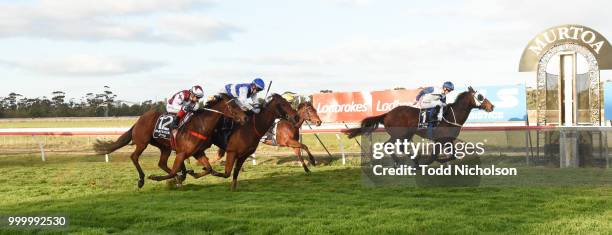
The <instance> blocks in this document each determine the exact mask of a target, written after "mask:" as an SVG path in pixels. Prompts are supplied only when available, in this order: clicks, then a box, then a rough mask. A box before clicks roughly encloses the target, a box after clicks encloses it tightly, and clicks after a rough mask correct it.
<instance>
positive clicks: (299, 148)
mask: <svg viewBox="0 0 612 235" xmlns="http://www.w3.org/2000/svg"><path fill="white" fill-rule="evenodd" d="M287 146H288V147H291V148H293V151H294V152H295V155H296V156H297V157H298V160H300V163H301V164H302V167H303V168H304V171H305V172H306V173H307V174H310V169H308V166H306V163H305V162H304V158H303V157H302V144H300V143H299V142H297V141H295V140H289V141H287Z"/></svg>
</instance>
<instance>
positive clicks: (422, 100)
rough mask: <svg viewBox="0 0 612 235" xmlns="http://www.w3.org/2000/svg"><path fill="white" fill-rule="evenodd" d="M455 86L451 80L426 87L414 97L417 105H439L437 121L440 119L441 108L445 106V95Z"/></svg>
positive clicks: (432, 106) (429, 106) (430, 106)
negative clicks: (439, 85) (440, 85)
mask: <svg viewBox="0 0 612 235" xmlns="http://www.w3.org/2000/svg"><path fill="white" fill-rule="evenodd" d="M454 89H455V86H454V85H453V83H452V82H445V83H444V84H443V85H442V87H426V88H423V90H421V91H420V92H419V94H418V95H417V97H416V100H417V105H418V107H419V108H421V109H430V108H436V107H440V111H439V112H438V117H437V118H438V121H439V120H442V114H444V110H443V108H444V107H446V95H447V94H448V93H450V92H451V91H453V90H454Z"/></svg>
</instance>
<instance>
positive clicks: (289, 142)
mask: <svg viewBox="0 0 612 235" xmlns="http://www.w3.org/2000/svg"><path fill="white" fill-rule="evenodd" d="M297 109H298V110H297V112H298V118H299V119H298V122H297V123H295V124H292V123H291V122H289V121H287V120H284V119H281V120H280V121H278V123H276V145H277V146H280V147H290V148H293V152H294V153H295V155H296V156H297V158H298V160H300V163H301V164H302V167H303V168H304V171H305V172H306V173H310V169H308V166H307V165H306V163H305V162H304V158H303V157H302V149H304V150H305V151H306V153H307V154H308V161H309V162H310V164H312V165H316V161H315V158H314V157H313V156H312V153H310V150H309V149H308V146H306V145H305V144H302V143H300V127H301V126H302V124H304V121H308V122H312V123H314V124H315V125H317V126H321V119H320V118H319V115H318V114H317V110H316V109H315V108H314V107H313V106H312V103H310V102H302V103H300V104H299V105H298V108H297ZM263 143H264V144H267V145H272V146H274V143H273V141H272V140H266V141H265V142H263ZM223 154H225V152H224V151H223V149H219V152H218V153H217V157H216V159H215V160H213V162H216V161H219V160H221V158H222V157H223Z"/></svg>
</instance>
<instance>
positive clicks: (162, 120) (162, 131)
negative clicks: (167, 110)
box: [153, 114, 176, 140]
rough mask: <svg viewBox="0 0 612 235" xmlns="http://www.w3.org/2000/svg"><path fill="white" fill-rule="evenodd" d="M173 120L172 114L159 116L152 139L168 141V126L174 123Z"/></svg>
mask: <svg viewBox="0 0 612 235" xmlns="http://www.w3.org/2000/svg"><path fill="white" fill-rule="evenodd" d="M175 118H176V117H175V116H174V115H172V114H163V115H161V116H159V118H158V119H157V122H155V128H153V138H154V139H165V140H169V139H170V137H171V136H172V132H171V131H170V126H171V125H172V123H174V119H175Z"/></svg>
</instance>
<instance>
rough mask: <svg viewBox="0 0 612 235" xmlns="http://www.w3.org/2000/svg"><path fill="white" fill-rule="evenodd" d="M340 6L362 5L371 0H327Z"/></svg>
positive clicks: (367, 3)
mask: <svg viewBox="0 0 612 235" xmlns="http://www.w3.org/2000/svg"><path fill="white" fill-rule="evenodd" d="M328 1H330V2H332V3H334V4H337V5H340V6H349V7H363V6H367V5H369V4H370V3H371V2H372V1H371V0H328Z"/></svg>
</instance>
